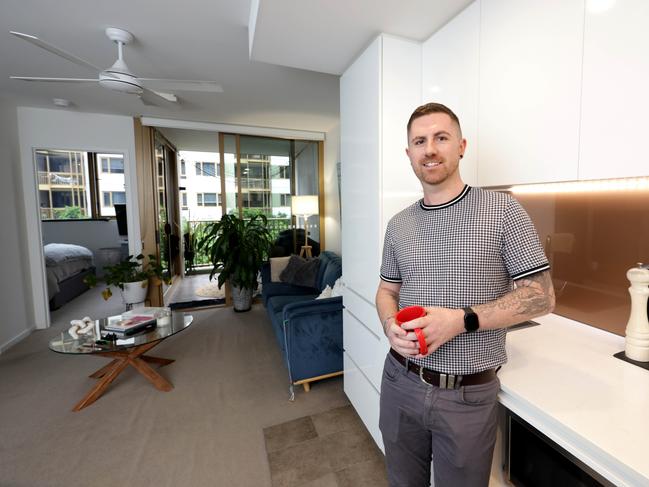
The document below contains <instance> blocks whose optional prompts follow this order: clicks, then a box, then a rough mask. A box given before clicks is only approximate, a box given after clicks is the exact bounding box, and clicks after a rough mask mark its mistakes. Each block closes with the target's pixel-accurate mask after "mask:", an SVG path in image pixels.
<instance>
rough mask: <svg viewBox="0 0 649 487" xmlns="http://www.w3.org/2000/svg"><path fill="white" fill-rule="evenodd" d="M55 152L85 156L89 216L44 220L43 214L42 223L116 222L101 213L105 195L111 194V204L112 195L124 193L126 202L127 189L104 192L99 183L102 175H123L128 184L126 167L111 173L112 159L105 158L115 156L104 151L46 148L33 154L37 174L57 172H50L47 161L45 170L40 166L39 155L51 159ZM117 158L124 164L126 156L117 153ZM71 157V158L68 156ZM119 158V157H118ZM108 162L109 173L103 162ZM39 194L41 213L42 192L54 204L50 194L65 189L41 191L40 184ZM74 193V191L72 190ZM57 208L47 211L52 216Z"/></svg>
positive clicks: (111, 216) (85, 190)
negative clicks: (105, 169) (99, 164)
mask: <svg viewBox="0 0 649 487" xmlns="http://www.w3.org/2000/svg"><path fill="white" fill-rule="evenodd" d="M53 152H67V153H79V154H85V156H86V157H85V159H86V161H85V163H86V167H84V170H85V181H84V186H83V195H84V198H83V199H84V203H85V198H86V194H87V195H88V196H89V200H90V201H89V202H88V206H87V207H86V206H84V207H83V209H84V211H87V210H86V208H89V214H87V215H86V217H85V218H43V216H42V213H41V215H40V221H41V222H61V221H88V220H102V221H106V220H114V219H115V218H116V217H115V216H114V215H102V213H101V207H102V202H103V198H104V195H103V193H110V199H111V203H112V201H113V194H112V193H124V199H125V200H126V198H127V196H126V193H127V191H126V187H125V188H124V190H122V191H112V190H108V191H102V190H100V187H99V186H100V184H99V183H100V181H99V179H100V178H99V176H100V174H118V175H123V177H124V183H125V184H126V167H124V170H123V171H122V172H111V171H110V167H111V165H110V160H111V157H110V156H109V157H103V156H104V155H106V154H109V155H113V154H110V153H107V152H104V151H101V152H98V151H86V150H77V149H44V148H38V149H34V151H33V154H34V156H33V157H34V165H35V169H36V171H37V173H41V172H42V173H52V172H56V171H51V170H49V164H48V163H47V159H45V161H46V162H45V164H46V167H45V170H43V169H41V168H40V166H39V161H38V157H39V154H40V155H42V154H43V153H45V157H46V158H47V157H49V155H50V154H49V153H53ZM99 154H102V157H101V159H102V161H101V162H102V164H101V165H102V167H101V168H99V167H98V162H100V161H99V159H100V158H99ZM114 155H115V156H118V157H119V158H121V160H122V162H123V163H124V160H125V156H124V154H122V153H119V152H115V153H114ZM68 157H69V156H68ZM116 158H117V157H116ZM104 160H105V161H107V164H108V168H109V172H105V171H103V161H104ZM36 190H37V191H38V194H39V211H41V210H42V209H43V208H44V207H43V206H41V192H45V193H47V194H48V197H49V198H50V204H51V203H52V199H51V196H50V193H52V192H53V191H64V189H61V190H57V189H53V188H48V189H41V188H40V183H39V186H38V187H37V188H36ZM70 191H72V189H71V190H70ZM54 209H55V207H47V210H48V211H49V214H50V215H53V210H54Z"/></svg>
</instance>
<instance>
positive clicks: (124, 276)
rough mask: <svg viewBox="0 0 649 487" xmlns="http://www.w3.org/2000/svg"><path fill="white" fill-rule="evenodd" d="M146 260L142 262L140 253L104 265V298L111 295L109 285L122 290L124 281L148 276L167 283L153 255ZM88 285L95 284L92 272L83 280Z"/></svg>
mask: <svg viewBox="0 0 649 487" xmlns="http://www.w3.org/2000/svg"><path fill="white" fill-rule="evenodd" d="M148 258H149V259H148V261H147V262H146V263H144V255H142V254H140V255H137V256H135V257H133V256H132V255H129V256H128V257H127V258H126V259H124V260H122V261H121V262H119V263H117V264H115V265H107V266H105V267H104V280H105V281H106V286H107V287H106V289H104V290H103V291H102V292H101V294H102V296H103V297H104V299H108V298H110V297H111V296H112V292H111V291H110V286H111V285H112V286H116V287H118V288H120V289H121V290H122V291H123V290H124V283H126V282H140V281H144V280H147V281H148V279H149V278H154V279H155V280H156V281H158V282H159V281H164V282H166V283H167V284H169V283H170V282H171V281H170V279H169V278H167V277H164V269H163V268H162V265H161V264H160V262H158V259H157V258H156V256H155V255H149V256H148ZM83 282H85V283H86V285H87V286H89V287H94V286H96V285H97V277H96V276H95V275H94V274H89V275H88V276H86V277H85V278H84V280H83Z"/></svg>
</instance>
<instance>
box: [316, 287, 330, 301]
mask: <svg viewBox="0 0 649 487" xmlns="http://www.w3.org/2000/svg"><path fill="white" fill-rule="evenodd" d="M330 297H331V287H330V286H329V284H327V285H326V286H325V288H324V289H323V290H322V292H321V293H320V296H318V297H317V298H316V299H326V298H330Z"/></svg>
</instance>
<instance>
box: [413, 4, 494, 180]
mask: <svg viewBox="0 0 649 487" xmlns="http://www.w3.org/2000/svg"><path fill="white" fill-rule="evenodd" d="M480 3H481V2H480V0H477V1H476V2H473V3H472V4H471V5H469V6H468V7H467V8H466V9H464V10H463V11H462V12H460V14H459V15H458V16H457V17H454V18H453V20H452V21H451V22H449V23H448V24H446V25H445V26H444V27H443V28H442V29H440V30H439V31H437V32H436V33H435V34H433V35H432V36H431V37H430V38H429V39H428V40H427V41H426V42H424V43H423V45H422V98H423V103H428V102H437V103H442V104H444V105H446V106H447V107H449V108H450V109H451V110H453V111H454V112H455V114H456V115H457V116H458V118H459V119H460V124H461V125H462V135H463V136H464V138H465V139H466V140H467V147H466V152H465V153H464V158H463V159H462V161H461V162H460V174H461V175H462V180H463V181H464V182H465V183H467V184H470V185H471V186H476V185H477V184H478V164H477V159H478V149H477V148H478V87H479V83H478V79H479V78H478V77H479V52H480Z"/></svg>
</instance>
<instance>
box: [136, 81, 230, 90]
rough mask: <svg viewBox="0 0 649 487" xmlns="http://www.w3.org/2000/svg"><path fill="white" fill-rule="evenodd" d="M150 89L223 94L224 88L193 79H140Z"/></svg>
mask: <svg viewBox="0 0 649 487" xmlns="http://www.w3.org/2000/svg"><path fill="white" fill-rule="evenodd" d="M138 79H139V80H140V81H141V82H142V83H144V84H145V85H147V86H148V87H150V88H154V89H160V90H169V91H202V92H206V93H223V87H222V86H221V85H219V84H218V83H217V82H216V81H208V80H191V79H159V78H138Z"/></svg>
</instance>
